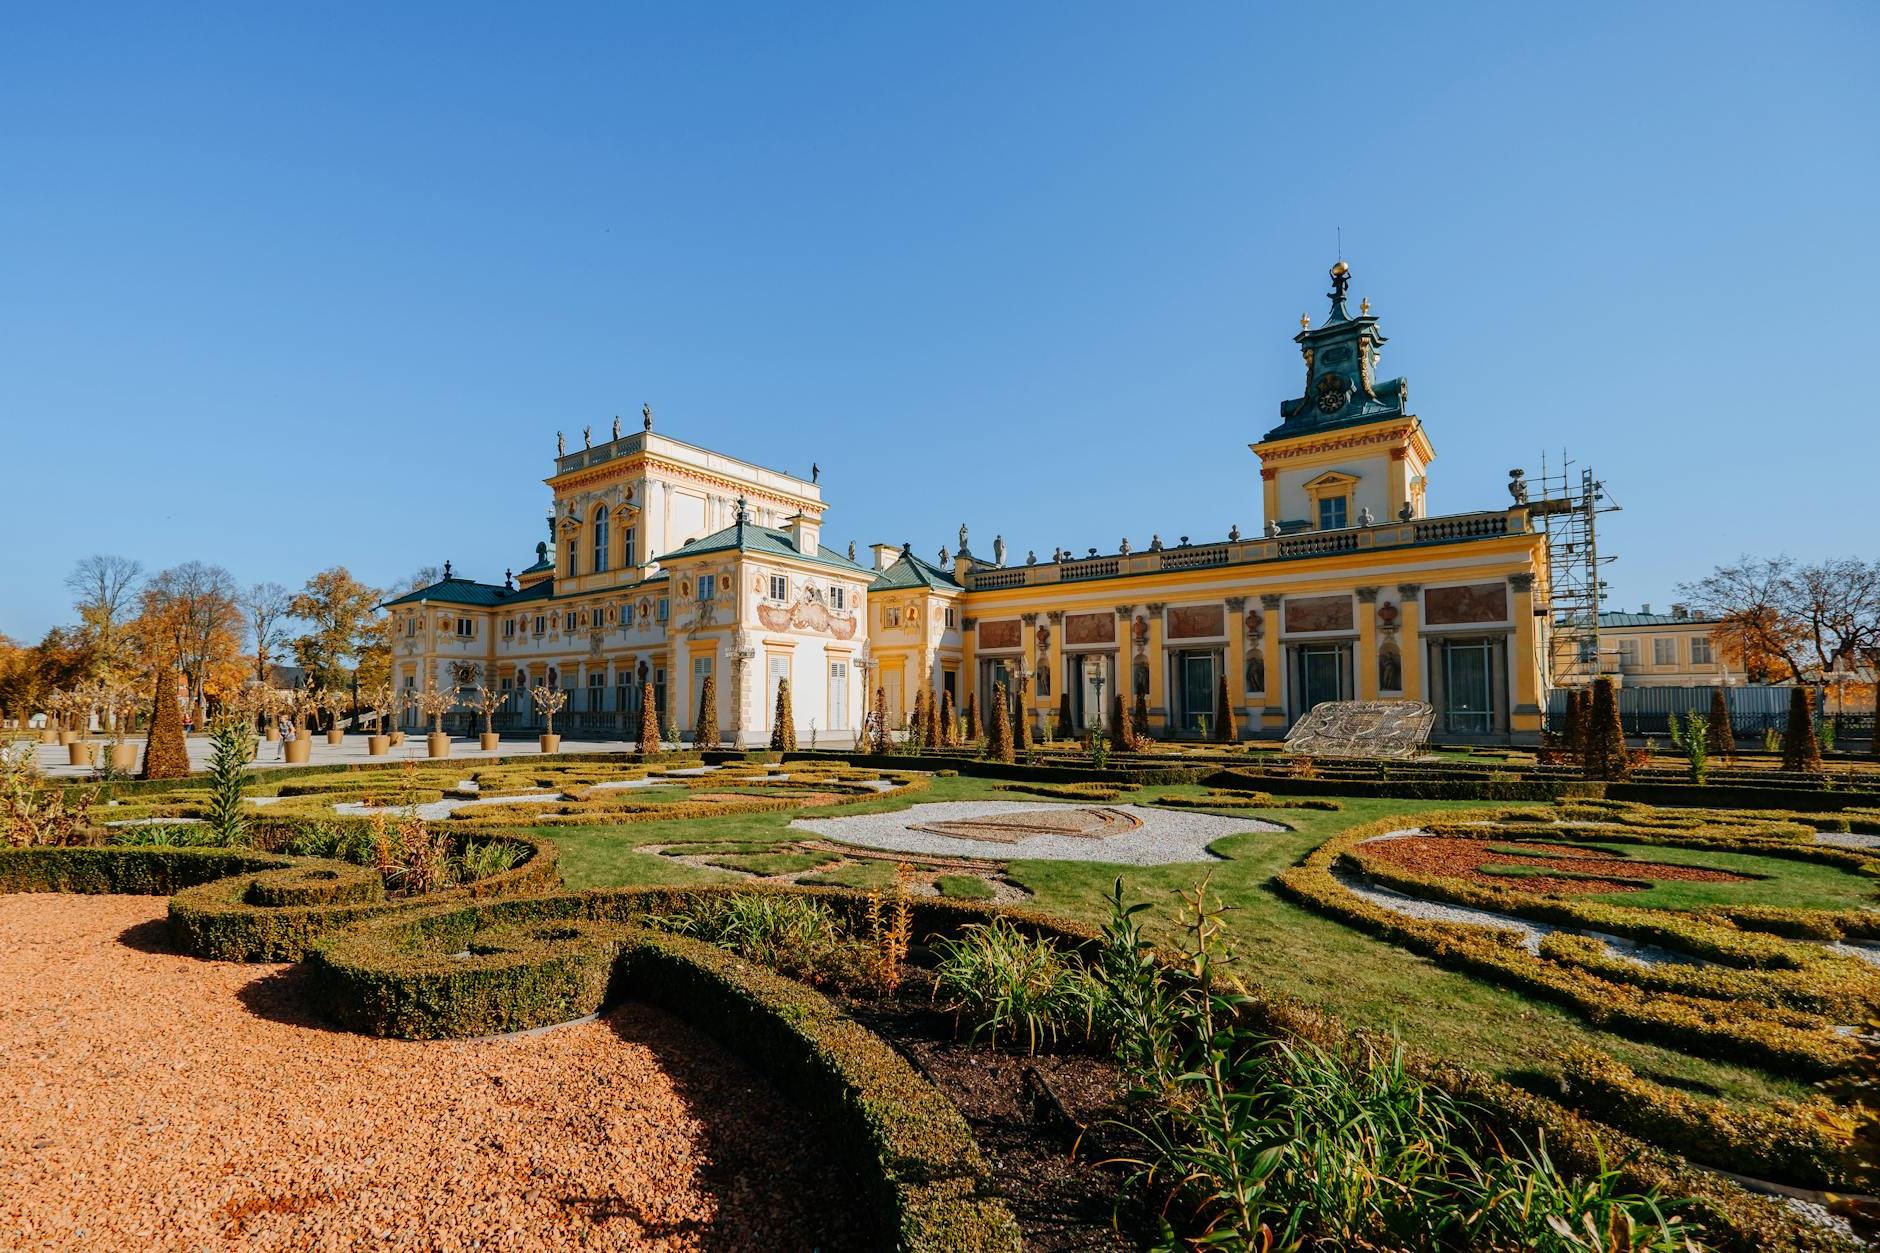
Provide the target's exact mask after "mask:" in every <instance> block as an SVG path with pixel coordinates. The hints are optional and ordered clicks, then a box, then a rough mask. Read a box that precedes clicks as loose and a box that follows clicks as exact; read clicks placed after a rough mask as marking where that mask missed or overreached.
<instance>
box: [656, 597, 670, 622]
mask: <svg viewBox="0 0 1880 1253" xmlns="http://www.w3.org/2000/svg"><path fill="white" fill-rule="evenodd" d="M671 616H672V606H671V604H669V603H668V602H667V600H666V598H665V597H664V596H661V597H660V598H659V620H660V621H661V622H664V621H665V620H666V619H668V618H670V617H671Z"/></svg>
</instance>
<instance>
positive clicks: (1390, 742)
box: [1286, 700, 1436, 758]
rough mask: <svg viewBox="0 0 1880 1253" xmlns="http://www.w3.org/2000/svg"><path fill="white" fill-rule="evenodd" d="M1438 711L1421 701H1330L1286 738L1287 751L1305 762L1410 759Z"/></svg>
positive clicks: (1297, 724)
mask: <svg viewBox="0 0 1880 1253" xmlns="http://www.w3.org/2000/svg"><path fill="white" fill-rule="evenodd" d="M1435 721H1436V710H1435V709H1434V708H1432V707H1431V706H1429V705H1427V704H1425V703H1424V702H1423V701H1420V700H1328V701H1326V702H1324V703H1323V704H1318V705H1314V706H1313V707H1312V708H1311V709H1310V710H1308V711H1307V712H1306V715H1305V716H1304V717H1303V718H1301V719H1299V721H1297V722H1295V723H1294V724H1293V728H1292V730H1290V731H1288V732H1287V733H1286V751H1287V752H1289V753H1300V754H1302V755H1304V756H1307V757H1399V758H1404V757H1413V756H1415V755H1416V752H1417V750H1418V749H1419V748H1421V747H1422V746H1423V744H1424V742H1425V741H1427V740H1428V739H1429V738H1430V727H1431V726H1432V725H1434V723H1435Z"/></svg>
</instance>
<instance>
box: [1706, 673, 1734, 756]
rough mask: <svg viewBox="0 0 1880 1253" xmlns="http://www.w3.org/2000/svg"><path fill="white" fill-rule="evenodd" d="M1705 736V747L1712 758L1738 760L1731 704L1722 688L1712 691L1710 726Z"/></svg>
mask: <svg viewBox="0 0 1880 1253" xmlns="http://www.w3.org/2000/svg"><path fill="white" fill-rule="evenodd" d="M1705 735H1706V741H1705V747H1706V748H1708V749H1709V750H1710V755H1711V756H1712V757H1716V758H1719V759H1721V760H1724V761H1735V760H1736V731H1735V729H1734V728H1732V727H1731V726H1730V702H1729V700H1728V699H1727V698H1726V697H1725V696H1724V694H1723V689H1722V688H1720V687H1713V688H1711V689H1710V724H1709V727H1708V728H1707V730H1706V732H1705Z"/></svg>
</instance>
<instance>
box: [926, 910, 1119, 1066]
mask: <svg viewBox="0 0 1880 1253" xmlns="http://www.w3.org/2000/svg"><path fill="white" fill-rule="evenodd" d="M935 949H936V951H937V952H938V953H939V956H940V964H939V966H938V967H937V968H936V970H935V972H934V996H935V998H936V999H937V1000H940V1001H941V1002H942V1003H943V1004H945V1005H946V1007H947V1008H948V1009H950V1010H952V1011H953V1012H954V1014H955V1015H956V1016H958V1017H959V1018H961V1019H963V1020H965V1021H967V1022H970V1023H971V1024H972V1034H973V1038H974V1039H978V1038H979V1036H980V1034H981V1033H982V1032H983V1033H985V1034H987V1035H988V1036H989V1037H990V1040H991V1043H992V1045H993V1047H995V1048H996V1047H997V1046H998V1043H999V1038H1000V1036H1002V1035H1003V1036H1007V1037H1009V1038H1011V1039H1014V1040H1015V1039H1017V1038H1018V1037H1019V1035H1020V1034H1021V1033H1022V1034H1023V1035H1024V1037H1025V1047H1026V1051H1027V1052H1031V1053H1036V1052H1037V1051H1038V1045H1039V1043H1040V1042H1041V1041H1046V1042H1049V1041H1055V1040H1057V1038H1058V1037H1059V1036H1060V1035H1064V1034H1067V1033H1068V1032H1069V1031H1070V1030H1071V1028H1072V1027H1073V1026H1075V1025H1077V1024H1078V1023H1082V1024H1083V1027H1084V1029H1085V1030H1086V1031H1087V1030H1088V1027H1089V1023H1090V1021H1091V1016H1090V1007H1091V1004H1092V1002H1091V996H1090V989H1091V983H1090V980H1089V976H1087V975H1086V974H1084V973H1083V971H1082V970H1081V968H1080V967H1078V966H1076V965H1075V964H1074V963H1072V962H1070V961H1067V960H1066V959H1065V957H1064V956H1063V954H1062V953H1060V952H1059V951H1058V947H1057V945H1056V944H1054V943H1052V942H1051V941H1050V940H1047V939H1042V938H1040V939H1034V938H1032V937H1030V936H1027V935H1025V934H1024V933H1023V932H1021V931H1020V930H1019V929H1018V928H1017V927H1015V926H1013V925H1012V924H1011V923H1010V922H1009V921H1007V920H1006V919H1004V918H994V919H993V920H992V921H991V922H987V923H978V924H974V925H971V926H968V927H966V928H964V929H963V930H962V932H961V933H960V935H959V937H958V938H957V939H942V940H940V941H939V942H938V943H937V944H936V945H935Z"/></svg>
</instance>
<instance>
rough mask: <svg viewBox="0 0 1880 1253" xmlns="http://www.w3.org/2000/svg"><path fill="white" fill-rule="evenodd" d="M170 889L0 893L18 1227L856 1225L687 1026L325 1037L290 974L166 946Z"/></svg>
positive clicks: (640, 1015)
mask: <svg viewBox="0 0 1880 1253" xmlns="http://www.w3.org/2000/svg"><path fill="white" fill-rule="evenodd" d="M165 904H166V903H165V901H164V900H163V899H162V898H161V897H126V896H93V897H86V896H60V895H28V896H0V1180H4V1181H5V1183H4V1186H0V1233H4V1234H0V1245H4V1246H5V1247H6V1248H9V1249H100V1250H105V1249H109V1250H118V1249H146V1248H148V1249H156V1248H163V1249H219V1248H244V1249H280V1248H294V1249H351V1248H362V1247H371V1248H375V1249H376V1248H413V1249H416V1248H422V1249H468V1248H479V1249H536V1248H544V1247H581V1248H601V1249H661V1250H667V1249H670V1250H680V1249H747V1248H750V1249H763V1248H770V1249H777V1250H783V1249H809V1248H812V1247H820V1248H823V1249H830V1250H833V1249H839V1248H846V1247H854V1245H855V1241H854V1240H853V1238H852V1237H851V1236H850V1235H849V1234H848V1233H845V1232H841V1231H831V1230H830V1229H829V1228H830V1224H831V1223H832V1222H836V1221H839V1216H840V1215H843V1214H846V1213H850V1212H852V1211H853V1201H852V1200H851V1199H850V1198H848V1197H847V1196H845V1195H842V1194H841V1193H840V1192H839V1191H838V1190H837V1189H838V1188H839V1187H840V1185H839V1184H836V1183H834V1182H831V1181H829V1180H827V1179H825V1178H824V1177H823V1175H822V1174H821V1173H820V1172H819V1171H818V1170H817V1169H816V1167H815V1165H814V1164H815V1163H817V1162H819V1161H822V1160H824V1158H825V1156H826V1154H825V1153H824V1151H823V1150H822V1147H821V1145H820V1144H818V1143H817V1142H816V1141H814V1140H813V1139H811V1138H810V1137H808V1136H806V1135H804V1134H803V1133H801V1132H799V1131H798V1130H796V1129H795V1128H796V1127H797V1118H796V1116H795V1115H794V1114H793V1112H792V1111H791V1109H790V1107H789V1106H787V1105H786V1104H784V1103H783V1101H782V1100H781V1098H779V1097H778V1096H777V1095H776V1093H775V1092H774V1091H773V1090H772V1089H770V1088H769V1087H768V1086H766V1085H764V1084H762V1083H761V1082H759V1081H758V1080H756V1079H755V1078H753V1077H752V1076H751V1075H750V1074H749V1073H748V1072H747V1071H745V1070H743V1069H742V1067H740V1066H739V1065H738V1064H737V1063H736V1062H734V1061H732V1060H731V1059H730V1058H729V1057H728V1055H727V1054H725V1053H724V1052H723V1050H721V1049H720V1048H718V1047H717V1046H716V1045H715V1044H713V1043H712V1042H711V1041H710V1040H708V1039H707V1038H705V1037H704V1036H701V1035H699V1034H698V1033H696V1032H694V1031H692V1030H690V1029H689V1028H687V1027H686V1026H684V1025H683V1024H682V1023H679V1022H678V1021H677V1020H675V1019H672V1018H669V1017H667V1016H666V1015H664V1014H661V1013H659V1012H657V1011H654V1010H652V1009H649V1008H647V1007H645V1006H640V1005H626V1006H622V1007H621V1008H619V1009H617V1010H614V1011H612V1012H610V1013H609V1014H607V1015H605V1016H603V1017H602V1018H601V1019H600V1020H598V1021H595V1022H590V1023H585V1024H581V1025H575V1026H569V1027H565V1028H561V1029H558V1030H555V1031H550V1032H546V1033H544V1034H541V1035H538V1036H534V1037H531V1038H527V1039H519V1040H499V1041H477V1042H441V1043H411V1042H405V1041H393V1040H377V1039H371V1038H368V1037H364V1036H357V1035H351V1034H347V1033H341V1032H336V1031H331V1030H328V1029H325V1028H323V1027H321V1026H320V1025H319V1024H318V1022H317V1021H315V1020H313V1019H311V1018H309V1017H308V1016H307V1015H306V1014H305V1012H304V1011H303V1010H302V1009H301V1008H300V1006H301V1004H302V996H301V986H300V978H301V977H300V975H299V973H298V971H296V970H293V969H290V968H286V967H281V966H259V965H237V964H232V963H222V962H203V961H197V960H194V959H192V958H186V957H181V956H177V955H175V954H173V953H171V952H169V951H168V950H167V947H166V944H165V940H164V934H165V933H164V930H163V923H162V918H163V915H164V910H165Z"/></svg>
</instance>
